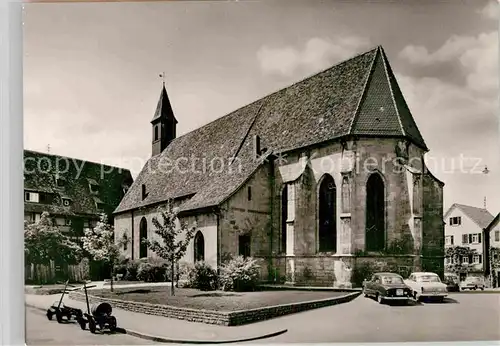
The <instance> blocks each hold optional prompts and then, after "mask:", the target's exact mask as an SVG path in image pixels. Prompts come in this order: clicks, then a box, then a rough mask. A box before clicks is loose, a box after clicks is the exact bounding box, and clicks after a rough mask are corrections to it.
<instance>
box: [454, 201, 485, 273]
mask: <svg viewBox="0 0 500 346" xmlns="http://www.w3.org/2000/svg"><path fill="white" fill-rule="evenodd" d="M493 219H494V216H493V215H491V213H490V212H489V211H488V210H486V209H484V208H477V207H472V206H468V205H464V204H458V203H454V204H453V205H452V206H451V207H450V208H449V209H448V211H447V212H446V214H445V215H444V222H445V228H444V234H445V246H446V247H450V246H460V247H467V248H469V249H471V250H475V254H474V255H471V256H462V257H461V258H456V259H454V258H449V257H446V258H445V265H450V264H456V263H454V261H460V264H462V265H463V267H464V270H463V272H461V273H459V276H460V279H461V280H464V279H465V277H466V276H467V275H468V273H469V274H473V275H479V276H483V275H484V274H485V272H486V268H487V266H488V265H487V263H486V261H485V252H486V250H485V249H486V248H485V239H484V238H485V236H484V229H485V228H486V227H487V226H488V225H489V224H490V222H491V221H492V220H493ZM466 268H467V269H466Z"/></svg>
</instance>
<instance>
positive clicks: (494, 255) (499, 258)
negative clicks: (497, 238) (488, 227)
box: [489, 246, 500, 287]
mask: <svg viewBox="0 0 500 346" xmlns="http://www.w3.org/2000/svg"><path fill="white" fill-rule="evenodd" d="M489 257H490V258H489V259H490V263H489V266H490V268H489V272H490V278H491V283H492V287H496V286H497V282H498V278H497V270H498V269H499V268H500V248H498V247H494V246H491V247H490V256H489Z"/></svg>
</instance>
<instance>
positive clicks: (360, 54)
mask: <svg viewBox="0 0 500 346" xmlns="http://www.w3.org/2000/svg"><path fill="white" fill-rule="evenodd" d="M378 47H381V46H380V45H378V46H375V47H374V48H371V49H370V50H367V51H365V52H362V53H359V54H357V55H355V56H353V57H351V58H349V59H346V60H342V61H339V62H338V63H336V64H334V65H331V66H329V67H328V68H325V69H322V70H320V71H318V72H315V73H313V74H311V75H308V76H307V77H304V78H302V79H299V80H298V81H296V82H293V83H291V84H289V85H287V86H285V87H281V88H279V89H276V90H274V91H272V92H270V93H268V94H265V95H264V96H261V97H259V98H258V99H257V100H255V101H252V102H250V103H247V104H245V105H243V106H241V107H238V108H236V109H234V110H232V111H230V112H229V113H227V114H225V115H223V116H221V117H219V118H216V119H214V120H212V121H209V122H208V123H206V124H204V125H201V126H200V127H197V128H195V129H193V130H191V131H189V132H186V133H184V134H182V135H180V136H178V137H176V138H174V140H173V141H175V140H177V139H178V138H181V137H184V136H186V135H188V134H190V133H192V132H195V131H197V130H199V129H202V128H204V127H205V126H208V125H210V124H212V123H214V122H216V121H218V120H220V119H223V118H225V117H227V116H230V115H232V114H234V113H236V112H237V111H239V110H240V109H242V108H246V107H249V106H251V105H253V104H255V103H257V102H259V101H262V99H267V98H268V97H271V96H273V95H275V94H277V93H279V92H281V91H283V90H286V89H288V88H290V87H292V86H294V85H297V84H300V83H302V82H304V81H306V80H308V79H310V78H313V77H315V76H317V75H319V74H322V73H324V72H326V71H329V70H331V69H333V68H335V67H338V66H340V65H342V64H345V63H347V62H349V61H351V60H354V59H356V58H359V57H361V56H363V55H366V54H369V53H372V52H373V51H374V50H377V49H378ZM173 141H172V142H173Z"/></svg>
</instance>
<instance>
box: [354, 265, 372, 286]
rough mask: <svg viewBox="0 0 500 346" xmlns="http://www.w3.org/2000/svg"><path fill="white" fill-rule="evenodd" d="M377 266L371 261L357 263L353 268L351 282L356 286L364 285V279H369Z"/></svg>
mask: <svg viewBox="0 0 500 346" xmlns="http://www.w3.org/2000/svg"><path fill="white" fill-rule="evenodd" d="M375 271H376V268H374V266H373V265H372V264H371V263H369V262H368V263H356V265H355V266H354V268H353V271H352V276H351V282H352V283H353V284H354V287H362V286H363V281H364V280H369V279H370V278H371V276H372V275H373V273H375Z"/></svg>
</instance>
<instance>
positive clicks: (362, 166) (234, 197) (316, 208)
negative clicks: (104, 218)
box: [115, 46, 444, 287]
mask: <svg viewBox="0 0 500 346" xmlns="http://www.w3.org/2000/svg"><path fill="white" fill-rule="evenodd" d="M189 117H190V115H189V114H186V115H185V116H183V117H182V118H179V119H180V121H186V122H188V121H190V119H189ZM177 122H178V120H177V118H176V116H174V112H173V109H172V106H171V103H170V100H169V98H168V95H167V91H166V88H165V85H163V88H162V90H161V94H160V99H159V102H158V105H157V107H156V111H155V113H154V117H153V119H152V121H151V124H152V157H151V158H150V159H149V161H148V162H147V164H146V165H145V166H144V168H143V170H142V172H141V173H140V174H139V176H138V177H137V179H136V180H135V181H134V183H133V184H132V186H131V188H130V189H129V191H128V192H127V194H126V195H125V197H124V198H123V199H122V201H121V203H120V205H119V206H118V208H117V209H116V210H115V226H116V232H117V234H119V233H123V232H129V237H130V238H132V243H133V246H131V247H129V248H128V249H127V250H124V254H126V255H127V256H128V257H130V258H133V259H137V258H144V257H150V256H154V254H153V253H152V252H151V251H150V250H149V249H147V247H145V246H143V245H142V240H143V239H146V238H152V237H155V234H154V226H153V224H152V218H153V217H154V216H156V215H158V210H157V208H158V207H159V206H162V205H164V204H165V203H166V201H167V200H172V201H173V203H174V204H175V205H176V206H177V207H178V208H179V215H180V218H181V221H183V222H184V221H186V222H188V223H191V222H193V221H197V225H198V232H197V233H196V235H195V238H194V240H193V242H192V243H191V245H190V247H189V248H188V251H187V253H186V255H185V257H184V259H183V260H184V261H188V262H191V263H192V262H194V261H197V260H205V261H206V262H208V263H209V264H210V265H212V266H213V267H215V268H219V266H220V265H221V263H222V262H223V261H224V259H225V258H227V257H226V255H227V254H230V255H243V256H252V257H254V258H257V259H259V261H260V263H261V268H262V273H261V275H262V276H261V278H262V280H267V281H271V282H277V281H281V282H286V283H289V284H292V285H301V284H309V285H322V286H332V285H334V286H337V287H349V286H351V285H352V284H359V283H360V282H359V276H360V274H359V273H361V272H362V268H366V267H369V266H376V267H377V268H381V267H384V268H389V267H390V268H391V270H394V271H398V272H401V273H402V274H403V275H407V274H408V273H409V272H410V271H412V270H426V271H434V272H436V273H439V274H440V275H441V276H442V274H443V272H444V268H443V259H444V252H443V251H444V225H443V221H442V220H443V186H444V184H443V183H442V182H441V181H439V180H438V179H437V178H436V177H434V176H433V175H432V173H431V172H429V170H428V169H427V168H426V166H425V164H424V160H423V157H424V155H425V153H427V152H428V150H429V149H428V148H427V146H426V144H425V142H424V139H423V138H422V135H421V134H420V131H419V130H418V127H417V125H416V123H415V121H414V119H413V116H412V115H411V113H410V110H409V108H408V106H407V104H406V102H405V100H404V97H403V94H402V92H401V90H400V88H399V86H398V83H397V81H396V78H395V76H394V73H393V71H392V68H391V66H390V64H389V61H388V59H387V56H386V54H385V52H384V50H383V48H382V47H380V46H379V47H377V48H375V49H372V50H370V51H368V52H366V53H363V54H360V55H358V56H355V57H353V58H351V59H349V60H346V61H344V62H341V63H339V64H337V65H335V66H333V67H331V68H328V69H326V70H324V71H322V72H319V73H317V74H315V75H313V76H311V77H308V78H306V79H304V80H302V81H299V82H297V83H295V84H293V85H291V86H289V87H286V88H284V89H282V90H279V91H277V92H274V93H272V94H270V95H268V96H265V97H263V98H262V99H259V100H257V101H255V102H253V103H251V104H248V105H246V106H244V107H242V108H240V109H237V110H235V111H234V112H232V113H230V114H228V115H225V116H223V117H221V118H219V119H217V120H215V121H213V122H211V123H209V124H207V125H205V126H202V127H200V128H198V129H196V130H194V131H192V132H189V133H186V134H184V135H182V136H179V137H177V136H176V124H177ZM363 270H365V269H363Z"/></svg>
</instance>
